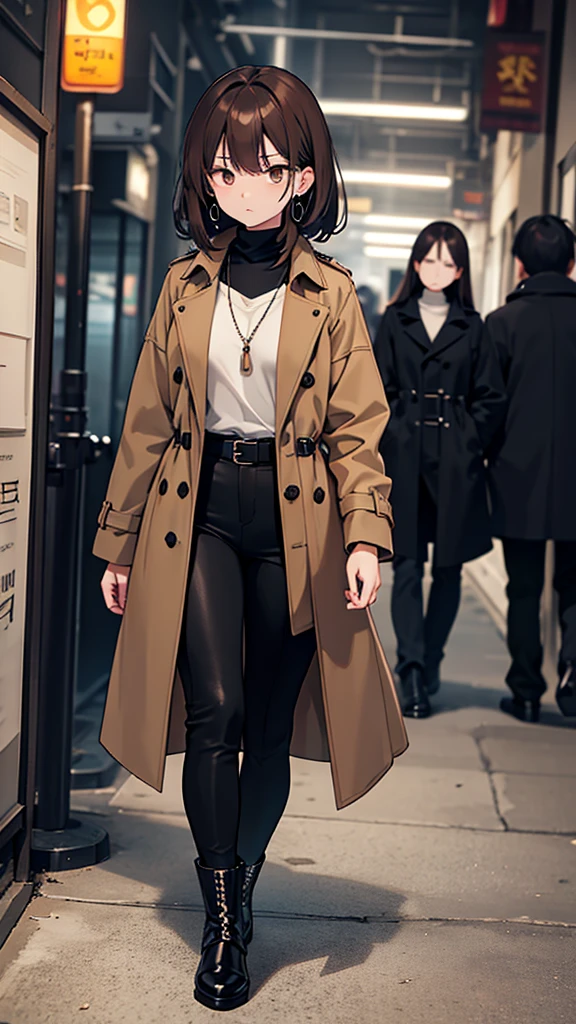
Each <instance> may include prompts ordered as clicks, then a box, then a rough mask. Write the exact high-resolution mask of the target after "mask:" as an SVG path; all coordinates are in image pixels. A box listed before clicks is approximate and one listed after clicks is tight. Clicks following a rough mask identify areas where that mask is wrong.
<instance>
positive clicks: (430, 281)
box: [414, 239, 462, 292]
mask: <svg viewBox="0 0 576 1024" xmlns="http://www.w3.org/2000/svg"><path fill="white" fill-rule="evenodd" d="M414 270H415V271H416V273H417V274H418V277H419V278H420V280H421V282H422V284H423V285H424V287H425V288H428V289H429V290H430V291H431V292H441V291H444V289H445V288H448V287H449V285H451V284H454V281H458V280H459V279H460V278H461V277H462V267H457V266H456V264H455V263H454V260H453V259H452V256H451V254H450V249H449V248H448V246H447V245H446V242H445V241H444V239H442V241H441V244H440V247H439V246H438V242H434V244H433V246H432V248H431V249H430V251H429V252H427V253H426V255H425V257H424V259H423V260H422V262H421V263H419V262H418V260H414Z"/></svg>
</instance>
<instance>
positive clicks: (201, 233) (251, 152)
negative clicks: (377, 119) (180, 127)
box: [173, 65, 347, 257]
mask: <svg viewBox="0 0 576 1024" xmlns="http://www.w3.org/2000/svg"><path fill="white" fill-rule="evenodd" d="M264 136H266V137H267V138H268V139H269V140H270V142H271V143H272V144H273V145H274V146H275V148H276V149H277V151H278V152H279V153H280V154H281V155H282V156H283V158H284V159H285V160H286V161H287V162H288V165H289V167H290V174H289V180H288V184H287V189H292V186H293V181H294V172H295V171H296V169H302V168H304V167H312V169H313V171H314V184H313V185H312V186H311V188H309V189H308V191H307V192H306V193H305V194H304V195H301V196H300V197H299V198H300V201H301V203H302V206H303V210H304V212H303V216H302V219H301V221H299V223H298V224H296V223H295V222H294V221H293V219H292V217H291V216H290V203H288V205H287V207H286V208H285V210H284V212H283V217H282V227H281V230H280V232H279V239H280V241H281V242H282V254H281V255H282V257H285V256H286V254H287V253H288V252H290V250H291V249H292V246H293V245H294V243H295V241H296V239H297V237H298V234H299V233H300V234H303V235H305V236H306V237H307V238H311V239H315V240H316V241H319V242H325V241H327V239H328V238H330V236H331V235H333V234H336V233H337V232H338V231H341V230H342V229H343V228H344V227H345V226H346V217H347V207H346V193H345V191H344V185H343V182H342V174H341V172H340V168H339V165H338V160H337V157H336V153H335V151H334V146H333V145H332V139H331V137H330V132H329V131H328V125H327V124H326V120H325V118H324V115H323V113H322V111H321V110H320V107H319V105H318V101H317V99H316V97H315V96H314V94H313V93H312V92H311V91H310V89H309V88H308V86H307V85H305V84H304V82H302V81H301V80H300V79H299V78H297V77H296V75H293V74H291V73H290V72H289V71H285V70H284V69H283V68H276V67H254V66H251V65H247V66H246V67H240V68H234V69H233V70H232V71H228V72H227V73H226V74H225V75H222V77H221V78H218V79H217V80H216V81H215V82H213V83H212V85H210V86H209V87H208V89H207V90H206V92H205V93H204V95H203V96H202V97H201V99H200V100H199V101H198V103H197V104H196V107H195V108H194V111H193V113H192V116H191V118H190V120H189V122H188V126H187V128H186V133H185V135H184V145H183V151H182V171H181V174H180V177H179V179H178V182H177V184H176V189H175V192H174V201H173V212H174V224H175V226H176V232H177V234H178V235H179V236H180V237H181V238H188V239H192V241H193V242H195V243H196V245H197V246H198V248H200V249H202V250H203V251H204V252H209V251H211V250H214V249H215V248H217V246H216V245H215V244H214V236H215V235H216V234H217V233H218V231H222V230H224V229H225V228H229V227H232V226H234V225H235V224H236V223H237V222H236V221H234V220H232V219H231V218H229V217H226V215H225V214H224V212H223V211H222V210H221V211H220V217H219V219H218V223H217V224H214V223H213V222H212V221H211V220H210V216H209V212H208V211H209V208H210V206H211V205H212V203H213V202H214V196H213V195H211V193H210V191H209V187H210V182H209V177H208V175H209V172H210V171H211V170H212V167H213V165H214V157H215V154H216V150H217V149H218V145H219V143H220V140H221V139H222V138H224V143H225V151H226V155H227V157H228V159H229V160H230V163H231V165H232V167H233V168H235V169H236V170H244V171H247V172H249V173H252V174H255V173H261V171H262V163H264V164H265V163H266V161H265V158H264Z"/></svg>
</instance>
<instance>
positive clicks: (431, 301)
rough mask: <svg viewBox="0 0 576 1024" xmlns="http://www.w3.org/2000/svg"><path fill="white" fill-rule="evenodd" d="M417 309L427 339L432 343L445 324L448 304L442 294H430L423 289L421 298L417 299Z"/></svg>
mask: <svg viewBox="0 0 576 1024" xmlns="http://www.w3.org/2000/svg"><path fill="white" fill-rule="evenodd" d="M418 309H419V310H420V316H421V318H422V323H423V324H424V327H425V328H426V331H427V334H428V337H429V338H430V341H434V339H435V338H436V336H437V335H438V334H439V333H440V331H441V329H442V328H443V326H444V324H445V323H446V320H447V318H448V312H449V310H450V303H449V302H448V301H447V299H446V296H445V295H444V292H431V291H430V290H429V289H428V288H425V289H424V291H423V292H422V296H421V298H420V299H418Z"/></svg>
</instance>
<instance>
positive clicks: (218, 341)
mask: <svg viewBox="0 0 576 1024" xmlns="http://www.w3.org/2000/svg"><path fill="white" fill-rule="evenodd" d="M273 294H274V292H273V291H270V292H266V293H265V294H264V295H258V296H257V297H256V298H255V299H248V298H246V296H245V295H241V294H240V292H237V291H235V290H234V289H233V288H231V289H230V298H231V301H232V306H233V308H234V315H235V317H236V320H237V322H238V327H239V328H240V330H241V331H242V334H243V335H244V337H247V336H248V335H249V334H250V332H251V331H252V330H253V329H254V327H255V326H256V324H257V323H258V321H259V319H260V317H261V316H262V314H263V312H264V310H265V309H266V306H267V305H268V303H269V302H270V300H271V298H272V296H273ZM285 294H286V285H285V284H283V285H282V286H281V288H280V289H279V290H278V294H277V296H276V298H275V299H274V302H273V304H272V306H271V308H270V310H269V311H268V314H267V315H266V317H265V318H264V320H263V321H262V323H261V324H260V327H259V328H258V330H257V331H256V334H255V335H254V338H253V340H252V342H251V344H250V359H251V361H252V367H253V370H252V373H251V374H250V376H249V377H245V376H243V374H241V373H240V360H241V357H242V342H241V340H240V337H239V335H238V331H237V330H236V328H235V326H234V321H233V320H232V317H231V315H230V308H229V306H228V285H226V284H223V283H222V282H220V284H219V285H218V295H217V297H216V307H215V310H214V317H213V320H212V331H211V334H210V350H209V356H208V390H207V407H206V430H209V431H211V432H213V433H216V434H236V435H237V436H238V437H273V436H274V433H275V421H276V362H277V357H278V342H279V340H280V323H281V320H282V310H283V307H284V296H285Z"/></svg>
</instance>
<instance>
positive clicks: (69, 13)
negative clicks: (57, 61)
mask: <svg viewBox="0 0 576 1024" xmlns="http://www.w3.org/2000/svg"><path fill="white" fill-rule="evenodd" d="M125 31H126V0H67V3H66V21H65V23H64V52H63V59H62V80H61V85H62V88H63V89H65V90H66V91H67V92H119V91H120V89H121V88H122V86H123V84H124V43H125Z"/></svg>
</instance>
